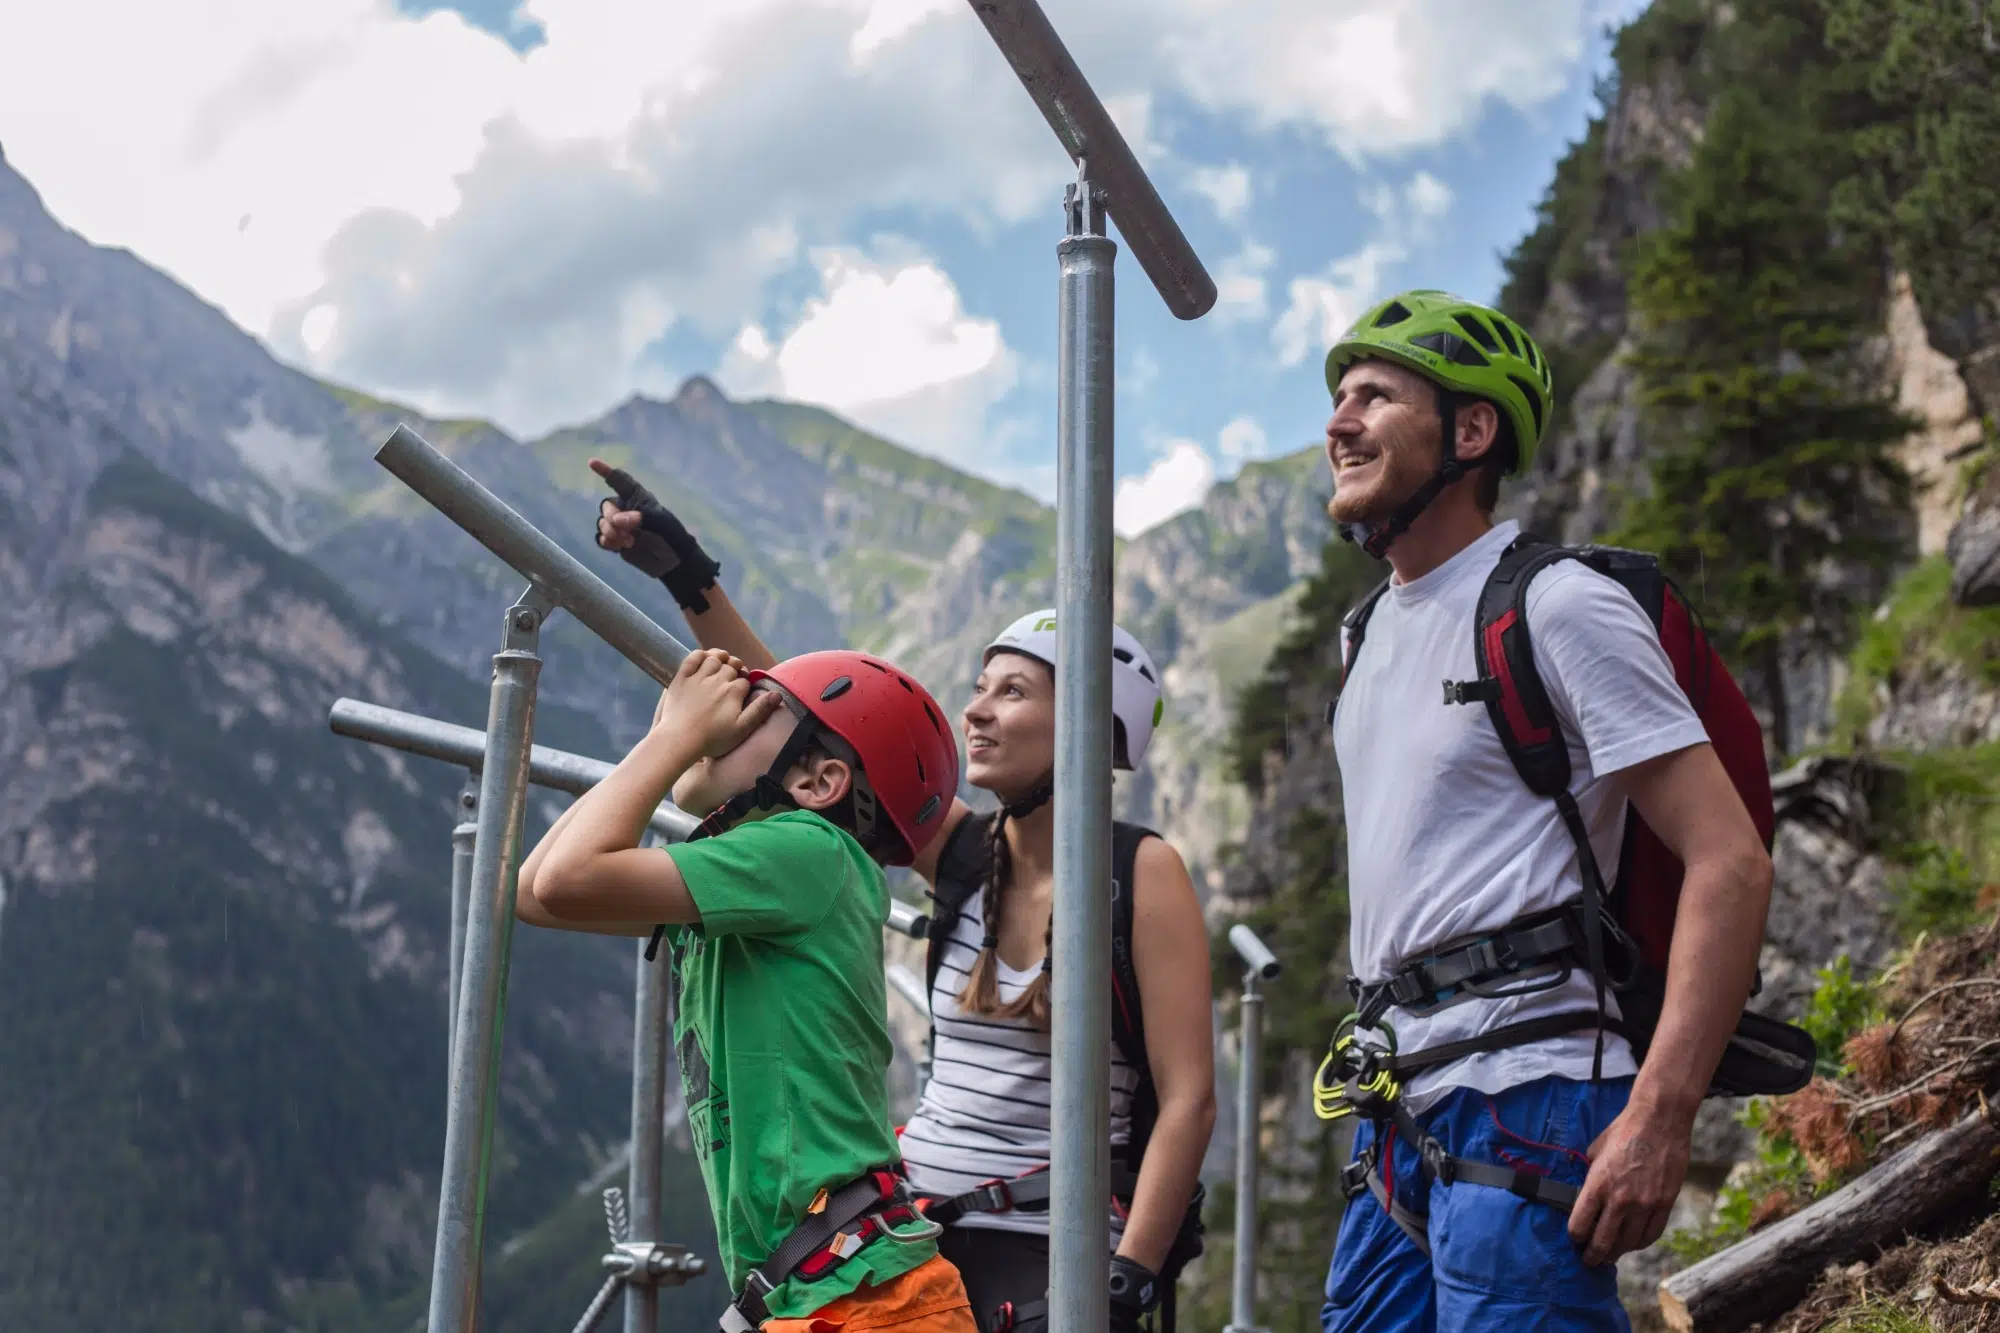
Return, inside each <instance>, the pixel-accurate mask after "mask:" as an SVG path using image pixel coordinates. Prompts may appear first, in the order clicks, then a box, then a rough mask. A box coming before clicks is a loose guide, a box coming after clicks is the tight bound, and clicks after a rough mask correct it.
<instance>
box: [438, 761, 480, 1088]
mask: <svg viewBox="0 0 2000 1333" xmlns="http://www.w3.org/2000/svg"><path fill="white" fill-rule="evenodd" d="M478 818H479V770H478V769H477V768H473V769H470V770H468V771H467V773H466V776H465V788H464V790H462V791H460V792H459V794H458V823H457V825H456V826H455V827H454V828H453V829H452V831H451V944H450V946H449V947H450V949H451V981H450V983H449V984H450V986H451V994H450V995H448V996H446V997H445V1001H446V1002H445V1028H444V1032H445V1059H446V1060H447V1061H449V1060H450V1058H451V1052H452V1050H453V1049H454V1047H455V1045H456V1043H457V1039H458V993H459V986H460V984H461V981H460V979H461V977H462V975H463V973H464V970H465V912H466V900H467V899H468V897H470V895H471V892H472V848H473V844H474V843H475V842H476V841H478V836H479V824H478ZM447 1067H449V1066H447Z"/></svg>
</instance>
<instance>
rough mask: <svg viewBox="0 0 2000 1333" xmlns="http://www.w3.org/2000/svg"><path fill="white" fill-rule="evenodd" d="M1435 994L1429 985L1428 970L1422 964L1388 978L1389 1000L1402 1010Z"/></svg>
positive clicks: (1414, 964) (1435, 988)
mask: <svg viewBox="0 0 2000 1333" xmlns="http://www.w3.org/2000/svg"><path fill="white" fill-rule="evenodd" d="M1436 993H1437V987H1435V986H1433V985H1431V984H1430V974H1429V970H1428V969H1427V968H1425V966H1424V965H1423V964H1422V963H1412V964H1410V966H1408V967H1406V968H1404V969H1403V970H1402V971H1401V972H1398V973H1397V974H1396V975H1395V976H1393V977H1390V978H1389V998H1390V999H1392V1000H1394V1001H1395V1002H1396V1003H1397V1004H1400V1005H1402V1006H1403V1007H1404V1008H1406V1009H1409V1008H1414V1007H1416V1006H1417V1005H1418V1004H1420V1003H1422V1002H1424V1001H1427V1000H1429V999H1430V998H1431V996H1432V995H1434V994H1436Z"/></svg>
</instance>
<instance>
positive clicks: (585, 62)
mask: <svg viewBox="0 0 2000 1333" xmlns="http://www.w3.org/2000/svg"><path fill="white" fill-rule="evenodd" d="M1043 3H1044V8H1045V10H1046V12H1047V13H1048V14H1049V17H1050V18H1051V20H1052V21H1053V22H1054V23H1055V25H1056V26H1057V28H1058V30H1059V31H1060V32H1061V33H1062V35H1063V37H1064V39H1065V41H1066V43H1067V44H1068V45H1069V46H1070V48H1071V50H1072V51H1073V52H1074V53H1075V54H1076V56H1077V58H1078V60H1079V63H1080V64H1081V65H1082V67H1083V68H1084V70H1085V72H1086V73H1087V74H1088V75H1089V77H1090V78H1091V79H1092V81H1093V83H1094V84H1095V85H1096V87H1097V88H1098V90H1099V92H1100V93H1101V94H1103V95H1104V97H1105V100H1106V102H1107V103H1108V104H1109V105H1110V106H1111V108H1112V110H1113V114H1114V116H1116V117H1117V119H1118V120H1119V123H1120V125H1121V127H1122V128H1123V129H1124V130H1125V132H1126V134H1127V137H1128V138H1129V139H1131V140H1132V141H1133V142H1134V145H1135V148H1136V149H1137V150H1138V151H1139V153H1140V156H1141V158H1142V160H1143V161H1144V162H1145V163H1146V165H1147V168H1148V171H1149V173H1150V174H1151V175H1152V176H1153V178H1154V181H1155V184H1156V186H1157V187H1158V188H1159V190H1160V192H1161V194H1162V195H1163V197H1164V198H1165V199H1166V200H1167V202H1168V204H1169V206H1170V207H1171V208H1172V209H1173V211H1174V213H1175V215H1176V217H1177V218H1178V219H1179V221H1180V223H1181V225H1182V227H1183V229H1184V230H1185V231H1186V232H1187V233H1188V236H1189V238H1190V240H1191V241H1192V242H1193V243H1194V245H1195V247H1196V249H1197V251H1198V252H1199V253H1200V254H1201V256H1202V258H1203V260H1204V261H1205V263H1206V264H1207V266H1208V268H1209V270H1210V272H1211V274H1213V275H1215V276H1216V277H1217V278H1218V281H1219V282H1220V284H1221V286H1222V288H1223V297H1222V300H1221V301H1220V302H1219V304H1218V307H1217V309H1216V310H1215V311H1214V312H1212V313H1211V314H1209V315H1208V316H1206V317H1205V318H1203V319H1201V320H1199V321H1195V322H1192V323H1182V322H1181V321H1178V320H1176V319H1174V318H1173V317H1172V316H1171V315H1169V314H1168V313H1167V312H1166V310H1165V308H1164V307H1163V305H1162V304H1161V302H1160V300H1159V298H1158V296H1157V295H1156V294H1155V293H1154V292H1153V291H1152V289H1151V287H1150V285H1149V284H1148V283H1147V281H1146V279H1145V276H1144V274H1143V273H1142V272H1141V271H1140V269H1139V267H1138V265H1137V263H1136V262H1135V261H1133V260H1132V259H1131V258H1130V256H1129V255H1124V254H1122V253H1121V259H1120V263H1119V267H1118V302H1117V314H1118V348H1119V356H1118V369H1119V398H1118V472H1119V475H1120V477H1121V479H1122V480H1123V481H1124V482H1126V483H1127V484H1126V486H1125V488H1124V489H1123V491H1122V492H1121V496H1120V518H1121V525H1122V526H1124V527H1125V528H1126V529H1127V530H1128V531H1130V530H1134V529H1136V528H1137V527H1139V526H1142V525H1144V524H1146V523H1149V522H1154V521H1158V519H1160V518H1162V517H1164V516H1166V515H1167V514H1169V513H1171V512H1173V511H1174V509H1175V508H1177V507H1180V506H1184V505H1186V504H1189V503H1193V502H1194V501H1196V500H1198V499H1199V497H1200V495H1201V493H1202V491H1203V490H1204V488H1205V487H1206V486H1207V485H1208V484H1210V483H1211V482H1212V481H1213V480H1215V479H1217V478H1220V477H1226V476H1228V475H1231V474H1232V473H1233V472H1234V470H1235V468H1236V467H1237V466H1238V465H1240V463H1241V461H1242V460H1243V459H1244V458H1246V457H1255V456H1262V455H1268V454H1272V453H1280V452H1288V451H1290V450H1292V449H1295V448H1298V447H1302V446H1304V445H1307V444H1310V443H1312V442H1314V441H1315V440H1316V438H1317V437H1318V435H1319V432H1320V430H1321V428H1322V426H1323V424H1324V418H1325V413H1326V406H1327V405H1326V393H1325V389H1324V386H1323V384H1322V383H1321V381H1320V372H1319V369H1318V367H1319V362H1320V360H1321V357H1322V355H1323V351H1324V347H1325V344H1326V342H1327V340H1328V339H1330V337H1331V336H1333V334H1334V333H1336V332H1338V330H1339V328H1340V327H1342V326H1344V324H1345V323H1346V321H1347V320H1348V319H1350V318H1351V317H1352V316H1353V314H1355V313H1357V312H1358V309H1359V307H1360V306H1361V305H1362V304H1365V303H1366V302H1367V301H1369V300H1372V299H1375V298H1377V297H1380V296H1383V295H1387V294H1388V293H1389V292H1392V291H1394V290H1397V289H1398V288H1401V287H1408V286H1437V287H1444V288H1448V289H1451V290H1455V291H1458V292H1461V293H1463V294H1465V295H1467V296H1472V297H1477V298H1490V297H1491V296H1492V295H1493V294H1494V293H1495V291H1496V290H1497V288H1498V284H1499V281H1500V273H1501V269H1500V257H1501V255H1502V254H1503V253H1504V252H1505V251H1506V250H1507V249H1508V248H1509V247H1511V246H1512V244H1513V243H1514V242H1515V241H1516V240H1517V239H1518V238H1519V237H1520V236H1521V234H1522V233H1523V232H1524V231H1525V229H1526V228H1527V227H1528V225H1529V224H1530V222H1531V220H1532V216H1533V209H1534V205H1535V202H1536V201H1537V199H1538V198H1539V197H1540V196H1541V194H1542V191H1543V190H1544V188H1545V186H1546V184H1547V182H1548V179H1549V176H1550V172H1551V170H1552V168H1553V165H1554V163H1555V161H1556V159H1557V158H1558V157H1559V156H1560V155H1561V153H1562V151H1563V149H1564V147H1565V145H1566V144H1567V143H1568V142H1569V141H1571V140H1573V139H1574V138H1575V137H1577V136H1578V135H1579V134H1580V133H1581V132H1582V130H1583V128H1584V126H1585V124H1586V122H1587V119H1588V117H1589V116H1590V114H1591V113H1592V112H1593V110H1594V108H1595V98H1594V96H1593V88H1594V85H1595V83H1596V81H1597V79H1598V78H1600V77H1601V76H1602V74H1603V72H1604V70H1605V67H1606V54H1607V53H1606V45H1607V44H1606V40H1605V37H1604V27H1605V25H1607V24H1609V23H1616V22H1619V21H1622V20H1624V19H1626V18H1629V17H1630V16H1631V14H1632V13H1633V12H1635V11H1636V10H1637V9H1638V8H1640V7H1642V6H1641V5H1640V4H1639V0H1512V2H1511V3H1510V4H1509V5H1507V6H1494V5H1491V4H1490V3H1482V2H1481V0H1229V2H1228V3H1221V2H1220V0H1043ZM33 22H34V25H39V26H40V27H41V28H42V29H43V30H42V31H38V32H37V33H35V34H34V35H35V36H36V38H37V39H38V40H37V41H31V42H26V43H9V44H8V45H9V47H10V48H11V49H12V51H13V53H14V54H12V55H8V54H7V53H5V52H0V142H4V143H5V144H6V147H7V152H8V157H9V160H10V161H11V162H12V163H13V164H14V165H15V166H17V167H18V168H19V169H21V170H22V171H23V172H24V173H25V174H26V175H27V176H28V177H29V179H30V180H31V181H33V182H34V183H35V184H36V185H37V186H38V187H39V188H40V189H41V190H42V191H43V194H44V197H45V198H46V199H47V200H48V202H49V204H50V206H51V208H52V209H53V210H54V211H55V212H56V213H57V215H58V216H59V217H61V218H63V220H64V221H66V222H68V223H69V224H70V225H72V226H75V227H77V228H78V229H79V230H81V231H83V232H84V233H85V234H86V235H87V236H90V237H91V238H92V239H93V240H97V241H100V242H103V243H107V244H118V245H126V246H130V247H131V248H133V249H134V250H135V251H137V252H138V253H139V254H141V255H142V256H143V257H145V258H147V259H148V260H150V261H151V262H153V263H155V264H158V265H160V266H161V267H163V268H165V269H167V270H168V271H169V272H171V273H173V274H174V275H175V276H176V277H178V278H180V279H181V280H182V281H184V282H186V283H187V284H188V285H190V286H191V287H193V288H194V289H195V290H197V291H198V292H200V293H201V294H202V295H203V296H205V297H207V298H208V299H210V300H212V301H214V302H216V303H217V304H219V305H220V306H222V308H223V309H225V310H226V311H228V312H229V313H230V315H231V316H232V317H233V318H235V319H236V320H237V322H238V323H240V324H242V325H243V326H244V327H245V328H247V329H249V330H250V331H251V332H253V333H255V334H257V335H258V336H259V337H261V338H263V339H264V340H265V341H266V342H267V343H268V344H269V345H270V346H271V347H272V348H273V350H274V351H275V352H276V353H277V354H278V355H280V356H281V357H284V358H285V359H287V360H290V361H293V362H295V363H297V364H300V365H302V366H304V367H306V368H307V369H309V370H313V371H315V372H317V373H320V374H323V375H326V376H328V377H330V378H335V379H339V380H343V381H345V382H348V383H353V384H356V385H358V386H360V387H363V388H366V389H369V390H371V391H374V392H378V393H382V394H384V395H385V396H392V397H400V398H403V399H405V400H409V401H412V402H414V403H415V404H416V405H417V406H419V407H421V408H423V409H425V410H427V411H432V412H440V413H454V414H466V415H480V416H486V417H489V418H491V419H493V420H495V421H497V422H499V423H500V424H501V425H503V426H505V427H507V428H509V429H511V430H513V431H515V432H516V433H517V434H522V435H533V434H536V433H539V432H541V431H544V430H547V429H549V428H552V427H554V426H556V425H559V424H564V423H567V422H572V421H577V420H582V419H587V418H589V417H591V416H594V415H596V414H598V413H600V412H602V411H604V410H606V409H608V408H610V407H611V406H613V405H614V404H615V403H616V402H618V401H620V400H621V399H623V398H625V397H627V396H629V395H630V394H632V393H634V392H641V393H647V394H651V395H655V396H666V395H669V394H671V393H672V392H673V391H674V389H675V388H676V387H677V386H678V384H679V383H680V382H681V381H682V380H683V379H684V378H685V377H686V376H688V375H690V374H695V373H706V374H711V375H714V376H716V377H717V378H718V379H719V380H720V382H721V383H722V384H723V386H724V387H725V389H727V390H729V391H730V392H732V393H736V394H739V395H750V394H765V393H770V394H778V395H782V396H787V397H795V398H801V399H805V400H808V401H816V402H821V403H824V404H826V405H828V406H830V407H832V408H833V409H835V410H837V411H840V412H841V413H842V414H843V415H846V416H848V417H850V418H852V419H855V420H857V421H859V422H861V423H862V424H864V425H866V426H869V427H871V428H874V429H877V430H879V431H882V432H883V433H885V434H888V435H890V436H891V437H892V438H895V439H897V440H899V441H900V442H903V443H906V444H908V445H910V446H911V447H913V448H917V449H920V450H923V451H924V452H927V453H931V454H934V455H937V456H939V457H942V458H945V459H947V460H948V461H951V462H954V463H956V464H959V465H961V466H965V467H967V468H969V469H971V470H973V471H976V472H979V473H981V474H983V475H986V476H989V477H992V478H994V479H996V480H999V481H1003V482H1006V483H1009V484H1015V485H1020V486H1023V487H1025V488H1026V489H1029V490H1030V491H1033V492H1035V493H1037V494H1039V495H1041V496H1043V497H1044V498H1051V497H1052V495H1053V463H1054V450H1053V442H1052V434H1053V426H1054V421H1055V363H1054V357H1055V350H1056V349H1055V300H1056V267H1055V266H1056V260H1055V243H1056V240H1057V238H1058V236H1059V234H1060V230H1061V216H1060V203H1061V192H1062V185H1063V183H1064V181H1065V180H1066V179H1067V177H1068V176H1069V175H1070V171H1071V169H1070V167H1069V164H1068V161H1067V159H1066V157H1065V156H1064V155H1063V153H1062V151H1061V149H1060V148H1059V147H1058V146H1057V144H1056V142H1055V140H1054V137H1053V136H1052V135H1051V134H1050V133H1049V132H1048V129H1047V127H1046V126H1045V125H1044V124H1043V123H1042V122H1041V121H1040V119H1039V116H1038V115H1037V113H1036V112H1035V111H1034V109H1033V106H1032V104H1031V103H1030V102H1029V101H1028V99H1027V97H1026V95H1025V94H1024V93H1023V92H1022V91H1021V90H1020V88H1019V86H1018V84H1016V83H1014V81H1013V79H1012V75H1011V73H1010V72H1009V71H1008V70H1007V68H1006V66H1005V65H1004V62H1002V60H1001V59H1000V57H999V55H998V53H997V52H996V51H994V49H993V48H992V46H991V44H990V42H989V41H988V40H987V39H986V36H985V33H984V31H983V30H982V29H981V28H980V27H979V25H978V23H977V22H976V20H975V19H974V18H973V16H972V15H971V14H970V12H969V11H968V9H967V7H966V5H965V4H964V3H963V0H672V2H671V3H656V2H649V0H527V3H525V4H515V3H511V2H510V0H462V3H460V4H458V5H456V6H445V5H440V4H436V3H432V2H431V0H315V3H313V4H312V5H310V6H308V5H276V6H253V7H250V8H248V9H245V8H244V7H242V6H240V5H235V4H232V3H230V0H181V2H180V3H178V4H176V5H173V6H152V5H146V4H143V3H140V0H75V2H74V3H73V4H69V5H65V6H58V7H47V8H44V9H43V10H42V11H41V12H40V14H39V15H38V17H37V19H36V20H34V21H33ZM113 30H118V31H122V32H124V33H125V34H126V37H125V40H123V41H121V42H120V43H117V44H115V49H113V45H114V44H107V43H105V42H104V41H103V40H102V34H103V33H104V32H106V31H113ZM30 50H33V51H34V52H35V54H33V55H32V56H31V55H30V54H29V51H30ZM1447 52H1465V53H1467V54H1463V55H1450V54H1446V53H1447ZM78 71H87V72H86V73H84V74H83V75H82V76H81V83H79V75H78ZM59 83H60V85H61V86H58V84H59ZM56 99H60V101H61V103H62V104H64V105H67V106H70V107H72V108H74V109H75V114H74V115H69V116H64V117H50V116H47V115H46V114H40V113H42V112H43V111H45V108H46V107H47V106H49V105H51V104H52V103H53V102H54V101H55V100H56Z"/></svg>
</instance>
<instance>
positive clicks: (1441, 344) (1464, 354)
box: [1410, 332, 1492, 368]
mask: <svg viewBox="0 0 2000 1333" xmlns="http://www.w3.org/2000/svg"><path fill="white" fill-rule="evenodd" d="M1410 345H1411V346H1412V347H1422V348H1424V349H1425V350H1427V351H1432V352H1436V353H1437V354H1438V355H1440V356H1442V357H1444V358H1445V359H1446V360H1448V361H1451V362H1453V363H1454V364H1456V365H1461V366H1473V367H1475V368H1476V367H1483V366H1488V365H1491V364H1492V362H1490V361H1488V360H1487V359H1486V356H1485V354H1484V353H1482V352H1481V351H1480V350H1479V349H1478V348H1477V347H1474V346H1473V345H1472V344H1471V343H1469V342H1467V341H1466V340H1465V339H1463V338H1461V337H1459V336H1458V335H1457V334H1456V333H1442V332H1440V333H1420V334H1418V335H1417V336H1416V337H1414V338H1412V339H1410Z"/></svg>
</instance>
